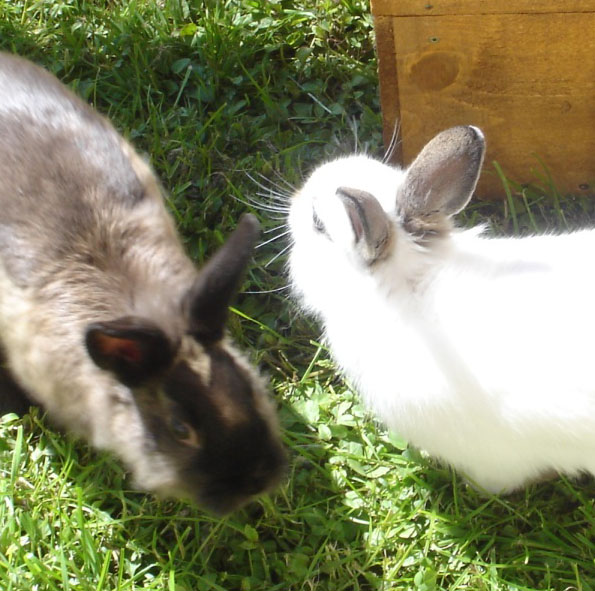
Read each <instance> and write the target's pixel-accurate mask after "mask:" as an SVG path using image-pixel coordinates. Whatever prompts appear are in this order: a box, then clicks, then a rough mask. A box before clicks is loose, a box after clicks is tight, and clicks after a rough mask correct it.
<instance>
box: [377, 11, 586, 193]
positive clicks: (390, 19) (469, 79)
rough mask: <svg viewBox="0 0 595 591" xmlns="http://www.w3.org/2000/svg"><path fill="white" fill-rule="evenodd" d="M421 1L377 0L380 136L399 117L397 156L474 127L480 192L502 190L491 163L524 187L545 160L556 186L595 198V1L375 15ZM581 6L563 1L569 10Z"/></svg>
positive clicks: (406, 156) (406, 159)
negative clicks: (478, 135) (480, 135)
mask: <svg viewBox="0 0 595 591" xmlns="http://www.w3.org/2000/svg"><path fill="white" fill-rule="evenodd" d="M422 4H424V3H423V2H414V1H413V0H394V2H389V1H388V0H375V2H374V3H373V8H374V10H375V14H376V18H375V26H376V36H377V45H378V53H379V64H380V84H381V102H382V108H383V117H384V131H385V140H386V141H388V139H389V138H390V136H391V135H392V131H393V129H394V126H395V121H398V122H399V125H400V133H401V139H402V144H401V150H400V152H399V153H397V158H402V161H403V162H404V163H408V162H410V161H411V160H412V159H413V158H414V157H415V155H416V154H417V153H418V151H419V150H420V149H421V147H422V146H423V145H424V144H425V142H426V141H428V140H429V139H430V138H431V137H432V136H433V135H435V134H436V133H437V132H438V131H440V130H442V129H445V128H447V127H450V126H452V125H460V124H473V125H477V126H478V127H480V128H481V129H482V130H483V131H484V133H485V134H486V139H487V142H488V153H487V157H486V165H485V166H484V169H485V172H484V175H483V177H484V178H483V179H482V182H481V184H480V186H479V188H478V194H480V195H483V196H487V197H491V196H498V195H500V196H501V195H503V190H502V185H501V183H500V181H499V180H498V178H497V177H496V175H495V172H494V168H493V165H492V164H491V163H492V161H493V160H497V161H498V162H499V163H500V165H501V166H502V168H503V169H504V171H505V172H506V173H507V175H508V176H509V177H510V178H512V179H513V180H515V181H517V182H521V183H525V182H530V181H534V180H536V177H538V176H539V175H543V171H542V167H541V164H540V162H543V163H544V164H545V165H546V166H547V168H548V169H549V171H550V173H551V175H552V177H553V179H554V181H555V183H556V185H557V186H558V187H559V188H560V190H561V191H563V192H573V193H575V194H576V193H589V194H592V193H593V192H594V189H595V2H592V1H591V0H584V1H581V2H580V5H581V6H586V7H588V6H591V7H592V8H593V10H594V11H593V12H551V11H550V12H546V11H545V10H542V11H538V10H533V11H532V12H530V13H529V12H526V13H491V14H476V13H474V12H473V11H474V10H479V9H480V8H482V9H486V8H487V9H489V8H490V6H491V5H492V4H505V6H507V7H510V6H511V5H517V7H518V6H520V5H527V6H528V5H531V7H533V8H534V9H535V8H536V7H539V6H541V7H543V6H544V5H545V4H546V2H544V1H537V2H528V1H526V2H523V1H521V0H516V1H512V2H509V3H497V2H483V1H481V0H469V1H468V2H465V1H464V0H452V1H451V2H448V3H445V2H442V3H433V4H434V5H437V4H441V5H448V6H449V7H451V8H453V7H458V8H460V10H461V11H462V12H463V14H435V13H434V12H432V15H431V16H390V15H389V16H383V15H380V14H379V13H378V10H379V9H380V8H382V9H383V10H384V9H386V10H388V7H389V5H391V6H392V5H394V6H395V7H396V8H398V9H399V10H406V9H407V8H408V7H409V8H411V7H413V8H414V7H415V6H421V5H422ZM426 4H427V3H426ZM549 4H551V5H552V6H553V7H560V6H561V5H562V3H561V2H551V3H549ZM578 4H579V3H578V2H574V1H573V0H568V1H567V2H564V5H565V6H570V7H573V8H576V7H577V6H578ZM453 5H456V6H453Z"/></svg>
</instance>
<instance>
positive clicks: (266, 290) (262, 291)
mask: <svg viewBox="0 0 595 591" xmlns="http://www.w3.org/2000/svg"><path fill="white" fill-rule="evenodd" d="M290 288H291V286H290V285H283V286H282V287H276V288H274V289H262V290H259V291H256V290H254V291H243V292H242V294H246V295H247V294H250V295H259V294H264V293H278V292H280V291H286V290H288V289H290Z"/></svg>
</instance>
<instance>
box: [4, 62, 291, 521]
mask: <svg viewBox="0 0 595 591" xmlns="http://www.w3.org/2000/svg"><path fill="white" fill-rule="evenodd" d="M257 234H258V224H257V222H256V220H255V218H253V217H251V216H245V217H243V218H242V220H241V221H240V222H239V224H238V227H237V229H236V230H235V232H234V233H233V234H232V235H231V237H230V238H229V239H228V241H227V242H226V243H225V244H224V245H223V246H222V247H221V249H220V250H219V251H218V252H217V253H216V254H215V256H214V257H213V258H212V259H211V260H210V261H209V262H208V263H207V264H206V265H205V266H204V267H203V268H202V269H201V270H200V271H197V270H196V268H195V267H194V265H193V264H192V262H191V260H190V259H189V258H188V256H187V255H186V254H185V253H184V250H183V247H182V245H181V242H180V240H179V238H178V236H177V234H176V231H175V228H174V225H173V223H172V220H171V218H170V216H169V214H168V213H167V211H166V208H165V205H164V201H163V196H162V193H161V189H160V186H159V184H158V181H157V180H156V178H155V176H154V174H153V173H152V171H151V169H150V168H149V166H148V165H147V164H145V162H144V161H143V160H142V159H141V158H139V156H137V154H136V153H135V152H134V150H133V148H132V147H131V146H130V145H129V144H128V143H127V142H126V141H125V140H124V139H123V138H122V137H121V136H120V135H119V134H118V133H117V132H116V131H115V129H114V128H113V127H112V125H111V124H110V123H109V122H108V121H107V120H106V119H105V118H103V117H102V116H100V115H98V114H97V113H96V112H95V111H93V110H92V109H91V108H90V107H88V106H87V105H86V104H84V103H83V102H82V101H81V100H80V99H78V98H77V97H76V96H75V95H74V94H73V93H71V92H70V91H69V90H68V89H67V88H66V87H65V86H64V85H62V84H61V83H60V82H59V81H58V80H57V79H56V78H54V77H53V76H52V75H50V74H49V73H47V72H46V71H44V70H42V69H41V68H39V67H37V66H35V65H33V64H31V63H30V62H28V61H26V60H24V59H21V58H18V57H15V56H12V55H9V54H0V341H1V345H2V348H3V350H4V355H5V358H6V362H7V367H8V370H9V372H10V374H11V375H12V377H13V378H14V380H15V381H16V383H17V384H18V385H19V386H20V387H21V388H22V389H24V390H25V391H26V392H27V394H28V395H29V396H30V397H31V399H32V400H34V401H35V402H37V403H39V404H40V405H41V406H42V407H44V408H45V409H46V410H47V412H48V415H49V416H50V417H51V418H52V419H53V420H55V421H56V422H57V423H58V424H60V425H61V426H63V427H65V428H66V429H67V430H68V431H70V432H72V433H74V434H76V435H78V436H80V437H83V438H85V439H86V440H88V441H89V442H90V443H91V444H92V445H94V446H96V447H98V448H103V449H108V450H111V451H112V452H113V453H114V454H116V455H117V456H118V457H119V458H121V460H122V461H123V462H124V464H125V465H126V466H127V468H128V469H129V470H130V471H131V472H132V474H133V478H134V481H135V484H136V485H137V486H138V487H140V488H142V489H144V490H147V491H152V492H155V493H157V494H158V495H160V496H175V497H182V498H192V499H194V500H196V501H197V502H198V503H199V504H200V505H202V506H205V507H207V508H209V509H210V510H213V511H215V512H218V513H224V512H226V511H229V510H232V509H234V508H235V507H237V506H239V505H241V504H242V503H243V502H245V501H246V500H248V499H249V498H250V497H252V496H253V495H255V494H258V493H261V492H263V491H265V490H267V489H269V488H270V487H272V486H273V485H274V484H275V483H276V482H277V481H278V480H279V478H280V476H281V474H282V472H283V467H284V462H285V454H284V451H283V447H282V444H281V442H280V436H279V430H278V425H277V421H276V418H275V414H274V412H273V409H272V405H271V402H270V401H269V398H268V395H267V393H266V388H265V384H264V382H263V380H262V379H261V378H260V377H259V376H258V375H257V372H256V371H255V370H254V369H253V368H252V367H251V366H250V364H249V363H248V362H247V361H246V359H245V357H244V356H243V355H242V354H241V353H240V352H239V351H238V350H237V349H236V348H235V347H234V345H233V344H232V343H231V342H230V340H229V338H228V337H227V336H226V335H225V330H224V325H225V322H226V318H227V310H228V304H229V301H230V299H231V298H232V296H233V295H234V293H235V291H236V289H237V286H238V283H239V282H240V279H241V276H242V274H243V271H244V269H245V267H246V265H247V263H248V262H249V259H250V257H251V255H252V250H253V245H254V241H255V238H256V236H257Z"/></svg>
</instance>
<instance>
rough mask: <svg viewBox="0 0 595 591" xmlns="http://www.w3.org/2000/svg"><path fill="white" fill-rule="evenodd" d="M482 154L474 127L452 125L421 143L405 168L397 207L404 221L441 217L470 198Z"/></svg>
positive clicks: (480, 138) (482, 145) (480, 136)
mask: <svg viewBox="0 0 595 591" xmlns="http://www.w3.org/2000/svg"><path fill="white" fill-rule="evenodd" d="M484 153H485V140H484V137H483V134H482V133H481V131H480V130H479V129H478V128H477V127H472V126H467V127H463V126H461V127H452V128H450V129H447V130H446V131H443V132H442V133H439V134H438V135H437V136H436V137H434V139H432V140H431V141H430V142H429V143H427V144H426V145H425V147H424V148H423V150H422V151H421V152H420V153H419V155H418V156H417V158H416V159H415V160H414V161H413V163H412V164H411V166H410V167H409V168H408V169H407V173H406V176H405V181H404V183H403V185H402V186H401V188H400V189H399V192H398V194H397V207H398V209H399V210H400V212H401V214H402V215H403V217H404V219H405V220H406V221H407V220H420V221H423V222H424V223H425V224H428V223H430V221H431V220H432V219H434V221H435V222H438V223H439V221H440V218H442V220H444V219H445V218H448V217H450V216H452V215H454V214H456V213H458V212H459V211H461V210H462V209H463V208H464V207H465V205H467V203H468V202H469V200H470V199H471V196H472V195H473V191H474V190H475V185H476V184H477V179H478V178H479V172H480V170H481V165H482V162H483V156H484Z"/></svg>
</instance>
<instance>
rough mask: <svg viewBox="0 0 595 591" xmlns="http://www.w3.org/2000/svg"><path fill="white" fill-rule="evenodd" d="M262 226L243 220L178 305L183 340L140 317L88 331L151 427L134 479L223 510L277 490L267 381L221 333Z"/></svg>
mask: <svg viewBox="0 0 595 591" xmlns="http://www.w3.org/2000/svg"><path fill="white" fill-rule="evenodd" d="M256 230H257V226H256V222H255V221H254V220H252V219H251V218H244V219H243V221H242V222H240V226H239V227H238V229H237V230H236V232H234V234H233V235H232V236H231V238H230V239H229V240H228V242H227V243H226V244H225V245H224V246H223V247H222V248H221V249H220V251H219V252H218V253H217V254H216V255H215V256H214V257H213V258H212V259H211V260H210V261H209V263H207V265H206V266H205V267H204V268H203V269H202V271H201V272H200V274H199V276H198V279H197V280H196V282H195V284H194V286H193V287H192V288H191V290H190V291H189V293H188V294H187V296H186V298H185V300H184V301H183V302H181V313H183V314H184V315H185V317H186V318H187V327H186V333H185V334H184V335H182V336H181V337H180V338H178V339H174V338H172V337H171V336H169V335H168V334H167V333H166V331H165V330H164V329H163V328H161V327H159V326H157V325H156V324H154V323H153V322H151V321H149V320H147V319H144V318H137V317H125V318H119V319H117V320H112V321H107V322H98V323H95V324H92V325H90V326H89V327H88V329H87V333H86V346H87V350H88V352H89V354H90V356H91V358H92V359H93V361H94V362H95V363H96V364H97V365H98V366H99V367H101V368H103V369H106V370H108V371H110V372H111V373H112V374H114V375H115V376H116V377H117V378H118V379H119V381H120V382H122V384H124V385H125V386H127V387H128V388H129V389H130V392H131V393H132V395H133V399H134V402H135V403H136V406H137V408H138V411H139V414H140V416H141V419H142V424H143V425H144V430H143V435H142V436H143V445H142V448H143V451H142V455H143V457H142V458H138V459H137V461H135V462H133V464H134V465H135V466H138V467H139V469H138V470H137V471H136V473H135V474H134V477H135V479H136V481H137V484H138V485H139V486H141V487H142V488H144V489H146V490H151V491H154V492H156V493H157V494H159V495H162V496H174V497H179V498H191V499H193V500H195V501H197V502H198V503H199V504H200V505H201V506H204V507H205V508H207V509H210V510H211V511H213V512H215V513H220V514H221V513H226V512H228V511H230V510H232V509H234V508H236V507H238V506H239V505H241V504H242V503H244V502H246V501H247V500H248V499H250V498H251V497H252V496H254V495H257V494H259V493H262V492H264V491H266V490H268V489H270V488H271V487H272V486H273V485H274V484H276V483H277V482H278V481H279V479H280V477H281V475H282V474H283V471H284V465H285V453H284V450H283V447H282V445H281V442H280V436H279V432H278V426H277V421H276V417H275V413H274V412H273V410H272V408H271V403H270V401H269V399H268V395H267V392H266V388H265V387H264V384H263V381H262V380H261V378H260V377H259V376H258V375H256V373H255V371H254V370H253V369H252V368H251V366H250V365H249V364H248V363H247V361H246V360H245V359H244V358H243V357H242V356H241V355H240V354H239V353H238V352H237V351H236V350H235V349H234V348H233V346H232V345H231V344H230V343H229V342H228V341H227V339H226V338H225V336H224V324H225V320H226V317H227V308H228V304H229V300H230V298H231V296H232V295H233V293H234V292H235V289H236V287H237V284H238V282H239V277H240V276H241V273H242V271H243V269H244V267H245V265H246V263H247V261H248V259H249V258H250V254H251V252H252V244H253V242H254V236H255V232H256Z"/></svg>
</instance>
